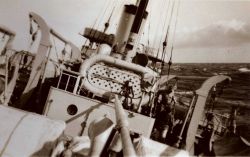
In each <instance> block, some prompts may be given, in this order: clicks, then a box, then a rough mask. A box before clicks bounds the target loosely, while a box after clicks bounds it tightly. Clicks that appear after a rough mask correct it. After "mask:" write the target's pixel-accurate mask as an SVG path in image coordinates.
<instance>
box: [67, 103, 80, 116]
mask: <svg viewBox="0 0 250 157" xmlns="http://www.w3.org/2000/svg"><path fill="white" fill-rule="evenodd" d="M67 112H68V114H69V115H71V116H74V115H76V113H77V112H78V108H77V106H76V105H74V104H71V105H69V106H68V108H67Z"/></svg>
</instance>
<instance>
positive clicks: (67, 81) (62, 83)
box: [57, 69, 83, 94]
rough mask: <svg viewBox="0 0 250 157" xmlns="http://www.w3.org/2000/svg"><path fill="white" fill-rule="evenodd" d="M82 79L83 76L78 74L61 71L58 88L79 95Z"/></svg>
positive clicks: (65, 70)
mask: <svg viewBox="0 0 250 157" xmlns="http://www.w3.org/2000/svg"><path fill="white" fill-rule="evenodd" d="M82 78H83V76H81V74H80V73H78V72H75V71H71V70H67V69H61V72H60V76H59V80H58V83H57V88H58V89H62V90H64V91H68V92H71V93H73V94H78V90H79V89H80V81H81V79H82Z"/></svg>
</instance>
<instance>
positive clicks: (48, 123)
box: [0, 105, 65, 157]
mask: <svg viewBox="0 0 250 157" xmlns="http://www.w3.org/2000/svg"><path fill="white" fill-rule="evenodd" d="M64 129H65V123H64V122H63V121H55V120H51V119H48V118H46V117H45V116H42V115H38V114H33V113H29V112H25V111H22V110H17V109H14V108H11V107H7V106H3V105H0V156H1V157H29V156H38V155H36V154H37V153H38V152H39V151H41V149H42V148H44V146H45V145H46V144H48V143H50V142H54V141H55V140H56V139H57V138H58V137H59V136H60V135H61V134H62V132H63V130H64Z"/></svg>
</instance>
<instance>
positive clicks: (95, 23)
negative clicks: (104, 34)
mask: <svg viewBox="0 0 250 157" xmlns="http://www.w3.org/2000/svg"><path fill="white" fill-rule="evenodd" d="M106 3H107V6H106V7H105V8H106V9H107V7H108V5H109V3H110V1H106ZM106 9H105V12H106ZM102 10H103V9H102ZM102 10H101V11H100V12H99V14H98V16H97V17H96V19H95V22H94V24H93V25H92V27H91V29H90V34H92V31H93V29H94V28H95V27H96V25H97V28H98V27H99V24H98V22H97V21H98V18H99V17H101V15H102ZM95 34H96V32H94V34H93V36H95ZM86 43H87V40H86V41H85V43H84V45H86ZM91 43H92V42H91V41H90V44H91ZM90 44H89V45H90Z"/></svg>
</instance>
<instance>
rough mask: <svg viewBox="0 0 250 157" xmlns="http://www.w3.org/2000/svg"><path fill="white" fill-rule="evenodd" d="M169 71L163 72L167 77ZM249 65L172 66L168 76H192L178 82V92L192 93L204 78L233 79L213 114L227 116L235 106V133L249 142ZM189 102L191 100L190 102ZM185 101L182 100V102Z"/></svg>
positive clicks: (191, 64) (185, 64)
mask: <svg viewBox="0 0 250 157" xmlns="http://www.w3.org/2000/svg"><path fill="white" fill-rule="evenodd" d="M168 69H169V68H168V67H167V66H166V67H165V68H164V70H163V73H164V74H167V72H168ZM249 69H250V64H249V63H227V64H222V63H180V64H173V65H172V66H171V68H170V74H172V75H177V76H193V78H189V79H180V80H179V81H178V88H177V91H195V90H197V89H199V87H200V86H201V85H202V83H203V82H204V81H205V80H206V77H211V76H215V75H226V76H230V77H231V78H232V80H231V82H230V83H229V84H228V85H226V86H225V87H224V88H223V91H222V93H221V95H220V96H219V97H217V100H216V103H215V105H214V111H215V112H217V113H220V114H227V113H230V111H231V108H232V106H238V107H239V108H238V114H237V119H236V122H237V131H238V133H239V134H240V135H242V136H243V137H245V138H246V139H248V141H250V70H249ZM190 99H191V98H190ZM183 101H185V99H184V100H183ZM186 101H187V100H186Z"/></svg>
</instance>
